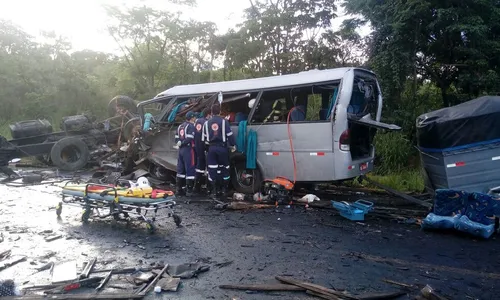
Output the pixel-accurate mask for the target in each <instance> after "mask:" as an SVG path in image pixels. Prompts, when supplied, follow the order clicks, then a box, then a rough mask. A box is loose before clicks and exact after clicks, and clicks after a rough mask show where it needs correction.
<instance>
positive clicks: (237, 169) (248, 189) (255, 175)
mask: <svg viewBox="0 0 500 300" xmlns="http://www.w3.org/2000/svg"><path fill="white" fill-rule="evenodd" d="M261 183H262V174H261V173H260V170H259V169H258V168H257V169H255V170H253V169H247V166H246V161H244V160H236V161H234V162H233V163H232V168H231V184H232V185H233V188H234V189H235V190H236V191H237V192H238V193H243V194H253V193H256V192H258V191H260V185H261Z"/></svg>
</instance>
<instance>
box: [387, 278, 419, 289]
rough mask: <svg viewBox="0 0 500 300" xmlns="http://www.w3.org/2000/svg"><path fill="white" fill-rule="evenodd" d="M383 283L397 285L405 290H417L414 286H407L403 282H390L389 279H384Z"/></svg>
mask: <svg viewBox="0 0 500 300" xmlns="http://www.w3.org/2000/svg"><path fill="white" fill-rule="evenodd" d="M382 281H383V282H385V283H388V284H392V285H397V286H400V287H403V288H406V289H415V288H416V287H415V286H412V285H409V284H406V283H401V282H397V281H393V280H389V279H384V280H382Z"/></svg>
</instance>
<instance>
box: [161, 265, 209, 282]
mask: <svg viewBox="0 0 500 300" xmlns="http://www.w3.org/2000/svg"><path fill="white" fill-rule="evenodd" d="M208 270H210V267H209V266H203V265H200V264H197V263H194V264H191V263H187V264H182V265H177V266H169V267H168V274H169V275H170V276H172V277H179V278H181V279H190V278H193V277H197V276H198V274H200V273H203V272H207V271H208Z"/></svg>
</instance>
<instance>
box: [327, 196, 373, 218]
mask: <svg viewBox="0 0 500 300" xmlns="http://www.w3.org/2000/svg"><path fill="white" fill-rule="evenodd" d="M332 206H333V207H334V208H336V209H337V210H338V211H339V213H340V215H341V216H342V217H344V218H346V219H349V220H351V221H364V220H365V215H366V214H367V213H368V212H369V211H370V210H372V209H373V203H372V202H370V201H366V200H358V201H356V202H354V203H351V204H350V203H347V202H337V201H333V200H332Z"/></svg>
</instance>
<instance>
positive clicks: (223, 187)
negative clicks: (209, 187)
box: [220, 180, 229, 200]
mask: <svg viewBox="0 0 500 300" xmlns="http://www.w3.org/2000/svg"><path fill="white" fill-rule="evenodd" d="M228 187H229V182H228V180H224V182H223V183H222V185H221V191H220V193H221V198H222V199H224V200H225V199H226V197H227V190H228Z"/></svg>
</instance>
